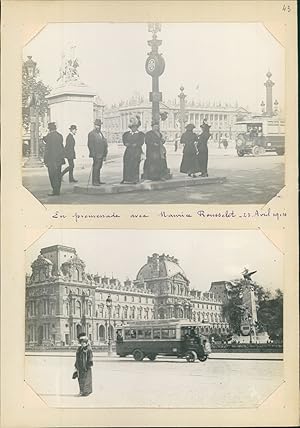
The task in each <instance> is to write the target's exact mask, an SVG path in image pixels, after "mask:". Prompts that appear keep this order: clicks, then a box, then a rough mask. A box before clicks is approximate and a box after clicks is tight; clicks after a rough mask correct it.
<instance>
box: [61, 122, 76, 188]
mask: <svg viewBox="0 0 300 428" xmlns="http://www.w3.org/2000/svg"><path fill="white" fill-rule="evenodd" d="M76 132H77V126H76V125H71V126H70V133H69V134H68V136H67V138H66V145H65V156H66V158H67V159H68V164H69V166H68V167H67V168H65V169H64V170H63V172H62V173H61V176H62V177H63V176H64V175H65V174H66V173H67V172H69V183H77V181H78V180H75V178H74V175H73V171H74V159H76V154H75V138H74V135H75V134H76Z"/></svg>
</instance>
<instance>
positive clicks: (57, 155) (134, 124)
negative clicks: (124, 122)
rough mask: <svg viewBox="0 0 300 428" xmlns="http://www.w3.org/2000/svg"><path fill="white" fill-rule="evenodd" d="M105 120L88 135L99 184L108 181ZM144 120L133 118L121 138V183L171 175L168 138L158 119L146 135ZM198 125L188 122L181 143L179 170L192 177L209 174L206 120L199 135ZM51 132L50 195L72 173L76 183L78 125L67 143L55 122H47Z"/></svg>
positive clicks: (48, 151)
mask: <svg viewBox="0 0 300 428" xmlns="http://www.w3.org/2000/svg"><path fill="white" fill-rule="evenodd" d="M101 126H102V121H101V120H100V119H96V120H95V122H94V129H93V130H92V131H91V132H89V134H88V144H87V145H88V149H89V157H90V158H92V159H93V164H92V171H91V175H92V185H93V186H100V185H102V184H105V183H104V182H103V181H101V179H100V173H101V169H102V166H103V163H104V162H105V161H106V158H107V154H108V144H107V139H106V138H105V136H104V135H103V132H102V131H101ZM140 126H141V121H140V118H139V116H134V117H131V119H130V121H129V126H128V128H129V130H128V131H126V132H125V133H124V134H123V136H122V141H123V144H124V146H125V147H126V149H125V152H124V156H123V178H122V181H121V184H137V183H139V182H140V178H141V179H142V180H152V181H159V180H161V181H164V180H168V179H170V178H171V174H170V169H169V168H168V164H167V151H166V148H165V140H164V138H163V135H162V133H161V132H160V129H159V123H158V122H155V121H154V122H152V124H151V127H152V129H151V130H150V131H148V132H147V133H146V134H144V133H143V132H142V131H140V130H139V127H140ZM194 128H195V126H194V125H193V124H188V125H187V126H186V131H185V132H184V133H183V134H182V136H181V139H180V143H181V144H182V145H184V149H183V157H182V162H181V165H180V172H182V173H185V174H188V176H189V177H192V178H194V177H196V176H197V175H196V174H197V173H200V175H201V176H202V177H207V176H208V174H207V161H208V150H207V141H208V139H209V138H210V132H209V128H210V126H209V125H208V124H207V121H206V120H204V121H203V124H202V125H201V128H202V133H201V134H200V135H197V134H196V133H195V132H194ZM48 130H49V132H48V134H47V135H46V136H45V137H44V142H45V143H46V145H45V153H44V163H45V165H46V166H47V168H48V174H49V179H50V183H51V186H52V189H53V191H52V193H50V194H49V196H54V195H59V194H60V189H61V182H62V177H63V176H64V174H66V173H67V172H68V173H69V182H70V183H76V182H77V180H75V178H74V159H76V153H75V138H74V136H75V134H76V132H77V126H76V125H71V126H70V128H69V130H70V132H69V134H68V136H67V137H66V143H65V146H64V144H63V136H62V135H61V134H60V133H59V132H57V129H56V124H55V123H54V122H51V123H49V124H48ZM144 144H145V146H146V157H145V162H144V166H143V172H142V174H141V176H140V163H141V161H142V160H143V157H144V151H143V146H144ZM65 159H67V161H68V166H67V167H66V168H65V169H64V170H63V171H62V166H63V165H64V164H65V163H66V162H65Z"/></svg>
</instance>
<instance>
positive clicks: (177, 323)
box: [116, 319, 211, 362]
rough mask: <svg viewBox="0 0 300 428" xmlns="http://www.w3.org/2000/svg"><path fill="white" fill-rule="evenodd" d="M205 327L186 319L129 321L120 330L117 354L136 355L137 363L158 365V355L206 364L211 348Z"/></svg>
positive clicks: (117, 339) (122, 355) (117, 340)
mask: <svg viewBox="0 0 300 428" xmlns="http://www.w3.org/2000/svg"><path fill="white" fill-rule="evenodd" d="M203 326H204V324H203V323H194V322H191V321H188V320H182V319H168V320H149V321H135V322H133V321H129V322H128V323H127V324H126V325H123V326H122V327H121V328H119V329H117V338H116V352H117V355H119V356H120V357H126V356H127V355H133V357H134V359H135V360H136V361H142V360H143V359H144V358H145V357H147V358H149V360H151V361H154V360H155V358H156V356H157V355H164V356H176V357H178V358H185V359H186V360H187V361H188V362H194V361H195V360H196V359H199V360H200V361H206V359H207V357H208V355H209V354H210V352H211V347H210V343H209V340H208V338H207V337H205V336H204V335H203V334H201V329H203Z"/></svg>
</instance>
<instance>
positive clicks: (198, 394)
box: [25, 353, 283, 408]
mask: <svg viewBox="0 0 300 428" xmlns="http://www.w3.org/2000/svg"><path fill="white" fill-rule="evenodd" d="M249 358H250V359H251V358H252V360H249ZM74 359H75V357H74V355H72V354H69V353H65V354H60V355H55V354H35V355H34V354H33V353H32V354H30V355H27V356H26V358H25V364H26V370H25V379H26V381H27V382H28V383H29V385H30V386H31V387H32V388H33V390H34V391H35V392H36V393H37V394H39V395H40V397H41V399H42V400H43V401H45V402H46V403H47V404H48V405H49V406H51V407H71V408H72V407H85V408H89V407H162V408H163V407H191V408H208V407H210V408H220V407H223V408H242V407H255V406H259V405H260V404H261V403H262V402H263V401H265V400H266V399H267V398H268V396H270V394H272V392H274V391H275V390H276V389H277V388H278V387H279V386H280V385H281V384H282V382H283V361H281V359H282V355H281V354H211V358H210V359H208V360H207V361H206V362H204V363H201V362H199V361H197V362H195V363H187V362H186V361H185V360H182V359H176V358H173V359H171V358H169V359H167V358H162V357H158V358H157V360H156V361H154V362H152V361H150V360H147V359H145V360H144V361H142V362H136V361H134V360H133V358H132V357H126V358H122V359H120V358H119V357H111V358H108V357H104V356H103V355H100V354H95V355H94V368H93V394H92V395H90V396H88V397H79V396H78V383H77V380H72V379H71V377H72V373H73V370H74Z"/></svg>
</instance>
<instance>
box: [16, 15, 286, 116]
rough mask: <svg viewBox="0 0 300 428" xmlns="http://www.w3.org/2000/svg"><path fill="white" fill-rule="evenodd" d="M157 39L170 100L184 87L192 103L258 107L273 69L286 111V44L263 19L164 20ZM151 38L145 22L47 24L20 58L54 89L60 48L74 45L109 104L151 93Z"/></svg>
mask: <svg viewBox="0 0 300 428" xmlns="http://www.w3.org/2000/svg"><path fill="white" fill-rule="evenodd" d="M158 36H159V37H158V38H159V39H161V40H162V45H161V47H160V48H159V52H161V53H163V56H164V58H165V62H166V68H165V72H164V74H163V75H162V76H161V78H160V90H161V91H162V93H163V100H164V101H165V102H167V101H168V100H174V99H175V98H177V95H178V93H179V88H180V86H181V85H183V86H184V88H185V93H186V95H187V96H188V98H187V100H192V99H194V100H195V101H198V100H202V101H204V102H205V101H208V100H210V101H212V102H213V101H216V102H219V101H221V102H224V103H225V102H228V103H229V102H230V103H235V101H238V103H239V105H240V106H243V107H245V108H246V107H248V108H249V109H250V110H251V111H253V112H258V111H260V103H261V101H262V100H265V87H264V85H263V84H264V82H265V81H266V73H267V72H268V70H270V71H271V72H272V73H273V76H272V80H273V81H274V82H275V86H274V88H273V92H274V99H275V98H277V99H278V101H279V104H280V106H281V107H282V109H283V108H284V68H285V67H284V48H283V47H282V46H281V45H280V44H279V43H278V41H277V40H276V39H275V38H274V37H273V36H272V35H271V34H270V33H269V31H268V30H267V29H266V28H265V27H264V26H263V25H262V24H259V23H242V24H241V23H188V24H186V23H185V24H179V23H168V24H164V23H163V24H162V30H161V32H160V33H159V34H158ZM150 38H151V33H149V32H148V30H147V24H146V23H142V24H137V23H134V24H128V23H123V24H120V23H106V24H103V23H101V24H99V23H90V24H86V23H71V24H70V23H69V24H58V23H56V24H48V25H47V26H46V27H44V29H43V30H41V32H40V33H38V34H37V35H36V36H35V37H34V38H33V39H32V40H31V41H30V42H29V43H28V44H27V45H26V46H25V47H24V50H23V54H24V55H23V56H24V59H26V56H27V55H32V57H33V60H35V61H37V63H38V67H39V69H40V77H41V78H42V79H43V80H44V81H45V83H47V84H49V85H50V86H51V87H53V86H54V85H55V83H56V80H57V78H58V75H59V67H60V64H61V55H62V52H63V50H65V49H66V48H68V46H70V45H72V44H75V45H76V46H77V57H78V59H79V63H80V67H79V74H80V78H81V80H82V81H83V82H84V83H86V84H88V85H89V86H90V87H91V88H93V89H95V90H96V91H97V93H98V94H99V96H100V97H101V98H102V100H103V102H104V104H105V105H111V104H112V103H118V102H119V101H120V100H121V99H124V100H126V99H128V98H130V97H131V96H132V95H133V94H135V93H140V94H142V95H144V96H146V97H148V93H149V91H151V77H150V76H148V75H147V74H146V72H145V61H146V58H147V53H148V52H149V51H150V47H149V46H148V44H147V40H149V39H150ZM196 88H198V89H196Z"/></svg>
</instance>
